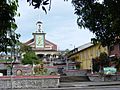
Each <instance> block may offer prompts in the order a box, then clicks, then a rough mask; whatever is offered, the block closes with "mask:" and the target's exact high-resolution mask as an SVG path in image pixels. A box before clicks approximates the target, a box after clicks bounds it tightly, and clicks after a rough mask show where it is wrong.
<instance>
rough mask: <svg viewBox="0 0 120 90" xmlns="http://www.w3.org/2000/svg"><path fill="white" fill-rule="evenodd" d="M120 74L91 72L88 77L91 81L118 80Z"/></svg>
mask: <svg viewBox="0 0 120 90" xmlns="http://www.w3.org/2000/svg"><path fill="white" fill-rule="evenodd" d="M118 76H119V75H117V74H113V75H100V74H89V75H88V78H89V79H90V81H98V82H100V81H118Z"/></svg>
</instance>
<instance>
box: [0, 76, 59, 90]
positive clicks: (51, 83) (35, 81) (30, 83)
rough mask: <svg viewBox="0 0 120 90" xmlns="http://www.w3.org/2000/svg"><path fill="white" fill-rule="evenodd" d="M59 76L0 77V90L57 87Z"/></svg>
mask: <svg viewBox="0 0 120 90" xmlns="http://www.w3.org/2000/svg"><path fill="white" fill-rule="evenodd" d="M59 78H60V76H11V77H10V76H2V77H0V88H6V89H7V88H13V89H31V88H33V89H36V88H48V87H53V88H54V87H58V86H59Z"/></svg>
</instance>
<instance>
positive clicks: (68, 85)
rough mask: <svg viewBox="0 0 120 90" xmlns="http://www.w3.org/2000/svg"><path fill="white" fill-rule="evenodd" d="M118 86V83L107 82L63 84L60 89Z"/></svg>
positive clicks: (119, 82) (119, 83)
mask: <svg viewBox="0 0 120 90" xmlns="http://www.w3.org/2000/svg"><path fill="white" fill-rule="evenodd" d="M110 85H120V81H109V82H67V83H65V82H63V83H61V84H60V87H77V86H80V87H86V86H110Z"/></svg>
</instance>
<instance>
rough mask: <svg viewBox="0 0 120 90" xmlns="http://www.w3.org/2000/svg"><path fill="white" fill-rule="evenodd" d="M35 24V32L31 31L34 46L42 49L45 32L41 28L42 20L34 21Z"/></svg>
mask: <svg viewBox="0 0 120 90" xmlns="http://www.w3.org/2000/svg"><path fill="white" fill-rule="evenodd" d="M36 25H37V31H36V32H35V33H33V35H34V41H35V48H36V49H37V48H41V49H44V48H45V34H46V33H44V32H43V30H42V22H41V21H38V22H37V23H36Z"/></svg>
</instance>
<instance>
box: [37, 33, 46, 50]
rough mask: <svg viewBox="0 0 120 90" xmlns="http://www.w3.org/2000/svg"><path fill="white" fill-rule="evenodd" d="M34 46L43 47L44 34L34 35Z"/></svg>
mask: <svg viewBox="0 0 120 90" xmlns="http://www.w3.org/2000/svg"><path fill="white" fill-rule="evenodd" d="M36 48H44V35H36Z"/></svg>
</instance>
